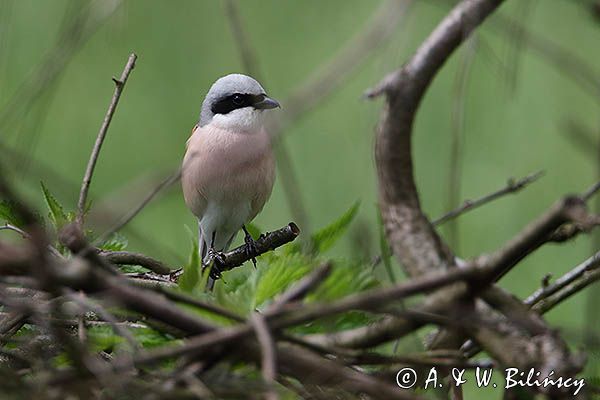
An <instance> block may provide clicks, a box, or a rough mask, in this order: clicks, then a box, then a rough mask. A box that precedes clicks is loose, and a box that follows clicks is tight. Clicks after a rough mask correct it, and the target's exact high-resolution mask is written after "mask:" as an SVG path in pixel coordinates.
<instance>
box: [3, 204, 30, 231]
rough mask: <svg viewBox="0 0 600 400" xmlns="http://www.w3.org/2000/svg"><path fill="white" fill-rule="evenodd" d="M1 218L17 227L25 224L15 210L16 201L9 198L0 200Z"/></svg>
mask: <svg viewBox="0 0 600 400" xmlns="http://www.w3.org/2000/svg"><path fill="white" fill-rule="evenodd" d="M0 220H2V221H4V222H6V223H9V224H11V225H14V226H16V227H22V226H23V225H24V222H23V221H22V220H21V218H19V216H18V213H17V212H16V210H15V203H14V202H12V201H8V200H2V201H0Z"/></svg>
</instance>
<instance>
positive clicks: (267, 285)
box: [254, 253, 317, 307]
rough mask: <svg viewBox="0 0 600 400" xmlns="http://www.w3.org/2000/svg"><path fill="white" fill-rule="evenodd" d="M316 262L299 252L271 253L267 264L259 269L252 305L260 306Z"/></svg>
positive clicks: (297, 278)
mask: <svg viewBox="0 0 600 400" xmlns="http://www.w3.org/2000/svg"><path fill="white" fill-rule="evenodd" d="M316 264H317V262H316V261H314V260H311V259H310V258H308V257H306V256H304V255H302V254H299V253H292V254H281V255H271V256H270V257H269V258H268V265H267V266H265V268H262V269H261V274H260V278H259V280H258V286H257V288H256V295H255V299H254V302H255V303H254V307H260V306H261V305H262V304H263V303H265V302H266V301H267V300H270V299H273V298H274V297H275V296H276V295H277V294H279V293H281V292H283V291H284V290H286V289H287V288H288V287H289V286H290V285H291V284H292V283H294V282H296V281H297V280H299V279H301V278H302V277H303V276H305V275H306V274H307V273H309V272H310V271H311V270H312V269H313V268H314V266H315V265H316Z"/></svg>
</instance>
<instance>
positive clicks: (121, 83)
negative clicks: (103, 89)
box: [77, 53, 137, 224]
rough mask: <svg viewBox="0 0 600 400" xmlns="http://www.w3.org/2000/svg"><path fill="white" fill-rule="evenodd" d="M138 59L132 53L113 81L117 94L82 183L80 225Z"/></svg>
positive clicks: (107, 114)
mask: <svg viewBox="0 0 600 400" xmlns="http://www.w3.org/2000/svg"><path fill="white" fill-rule="evenodd" d="M136 59H137V56H136V55H135V54H133V53H132V54H131V55H130V56H129V59H128V60H127V64H125V68H124V69H123V72H122V73H121V77H120V78H119V79H116V78H113V81H114V83H115V92H114V94H113V97H112V100H111V101H110V105H109V106H108V110H107V111H106V115H105V116H104V120H103V121H102V125H101V126H100V131H99V132H98V136H97V137H96V143H95V144H94V148H93V149H92V154H91V155H90V159H89V161H88V164H87V168H86V170H85V175H84V176H83V182H82V183H81V191H80V192H79V201H78V202H77V220H78V222H79V224H81V223H82V222H83V215H84V213H85V207H86V202H87V195H88V191H89V189H90V184H91V183H92V175H93V174H94V168H95V167H96V162H97V161H98V156H99V155H100V149H101V148H102V144H103V143H104V138H105V137H106V133H107V132H108V127H109V126H110V122H111V121H112V118H113V115H114V114H115V110H116V109H117V105H118V104H119V99H120V98H121V93H123V89H124V88H125V84H126V83H127V78H129V74H130V73H131V71H132V70H133V68H134V67H135V60H136Z"/></svg>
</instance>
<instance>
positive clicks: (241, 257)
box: [219, 222, 300, 272]
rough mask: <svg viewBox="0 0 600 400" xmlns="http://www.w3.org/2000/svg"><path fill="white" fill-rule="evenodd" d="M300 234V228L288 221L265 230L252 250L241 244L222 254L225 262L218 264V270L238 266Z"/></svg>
mask: <svg viewBox="0 0 600 400" xmlns="http://www.w3.org/2000/svg"><path fill="white" fill-rule="evenodd" d="M299 234H300V228H298V227H297V226H296V224H295V223H293V222H290V223H289V224H288V225H286V226H284V227H283V228H280V229H278V230H276V231H273V232H267V233H265V234H263V235H261V237H259V238H258V240H256V246H255V248H254V251H251V252H248V249H247V247H246V246H244V245H242V246H239V247H236V248H235V249H233V250H231V251H228V252H227V253H225V254H224V258H225V262H224V263H222V264H219V272H223V271H229V270H231V269H233V268H236V267H239V266H240V265H242V264H243V263H245V262H246V261H249V260H251V259H252V258H256V257H258V256H260V255H262V254H264V253H266V252H269V251H272V250H275V249H276V248H278V247H280V246H283V245H284V244H286V243H289V242H291V241H293V240H294V239H296V238H297V237H298V235H299Z"/></svg>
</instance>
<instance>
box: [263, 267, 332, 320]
mask: <svg viewBox="0 0 600 400" xmlns="http://www.w3.org/2000/svg"><path fill="white" fill-rule="evenodd" d="M331 270H332V263H330V262H328V263H325V264H323V265H321V266H319V267H318V268H316V269H315V270H314V271H313V272H311V273H310V274H309V275H307V276H306V277H304V278H303V279H302V280H300V281H299V282H298V283H296V284H294V285H293V286H292V287H291V288H290V289H288V290H287V291H285V292H284V293H282V294H281V296H279V297H277V298H276V299H275V301H273V303H272V304H271V305H270V306H269V311H275V310H279V309H280V308H281V307H283V306H284V305H286V304H288V303H291V302H295V301H298V300H300V299H301V298H303V297H304V296H306V294H307V293H308V292H310V291H311V290H313V289H314V288H315V287H316V286H318V285H320V284H321V283H323V282H324V281H325V279H327V277H328V276H329V274H330V273H331Z"/></svg>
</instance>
